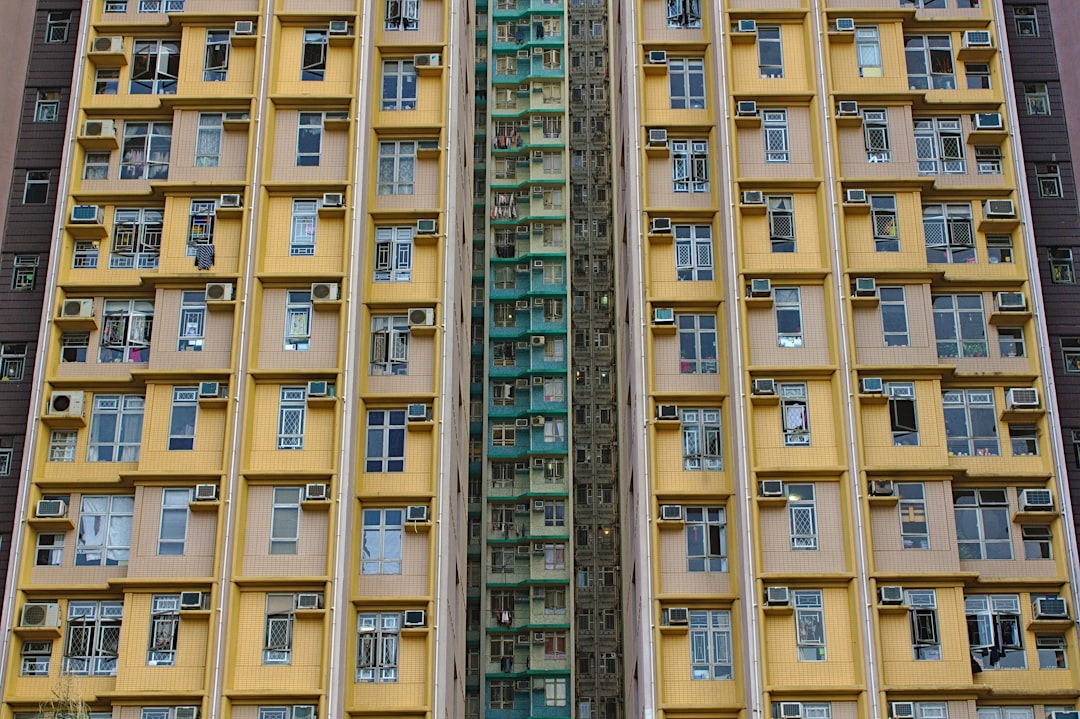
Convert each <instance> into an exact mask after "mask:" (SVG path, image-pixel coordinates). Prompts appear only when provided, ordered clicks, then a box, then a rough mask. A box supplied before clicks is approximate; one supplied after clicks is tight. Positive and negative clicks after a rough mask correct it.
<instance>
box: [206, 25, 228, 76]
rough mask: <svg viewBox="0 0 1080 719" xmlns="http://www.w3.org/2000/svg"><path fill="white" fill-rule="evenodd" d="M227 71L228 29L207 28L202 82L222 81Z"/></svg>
mask: <svg viewBox="0 0 1080 719" xmlns="http://www.w3.org/2000/svg"><path fill="white" fill-rule="evenodd" d="M228 71H229V31H228V30H207V31H206V52H205V54H204V55H203V82H222V81H224V80H225V79H227V75H228Z"/></svg>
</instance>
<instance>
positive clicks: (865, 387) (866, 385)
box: [859, 377, 885, 394]
mask: <svg viewBox="0 0 1080 719" xmlns="http://www.w3.org/2000/svg"><path fill="white" fill-rule="evenodd" d="M859 391H860V392H861V393H862V394H883V393H884V392H885V382H884V381H882V379H881V378H880V377H863V379H862V380H861V381H860V382H859Z"/></svg>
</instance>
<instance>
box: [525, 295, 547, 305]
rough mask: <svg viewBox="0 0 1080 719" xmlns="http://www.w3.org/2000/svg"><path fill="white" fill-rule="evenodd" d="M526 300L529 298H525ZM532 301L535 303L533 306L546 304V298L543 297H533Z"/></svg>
mask: <svg viewBox="0 0 1080 719" xmlns="http://www.w3.org/2000/svg"><path fill="white" fill-rule="evenodd" d="M525 302H526V303H528V300H525ZM532 303H533V307H543V306H544V298H543V297H533V301H532Z"/></svg>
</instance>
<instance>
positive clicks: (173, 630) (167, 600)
mask: <svg viewBox="0 0 1080 719" xmlns="http://www.w3.org/2000/svg"><path fill="white" fill-rule="evenodd" d="M179 629H180V595H179V594H155V595H154V596H153V598H152V599H151V603H150V639H149V642H148V644H147V649H146V665H147V666H150V667H171V666H174V665H175V664H176V638H177V634H178V632H179Z"/></svg>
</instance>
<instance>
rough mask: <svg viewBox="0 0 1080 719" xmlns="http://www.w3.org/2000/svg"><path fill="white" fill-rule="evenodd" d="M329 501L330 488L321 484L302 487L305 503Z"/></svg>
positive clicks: (315, 483)
mask: <svg viewBox="0 0 1080 719" xmlns="http://www.w3.org/2000/svg"><path fill="white" fill-rule="evenodd" d="M328 499H330V486H329V485H327V484H323V483H322V482H313V483H311V484H305V485H304V501H305V502H325V501H326V500H328Z"/></svg>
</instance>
